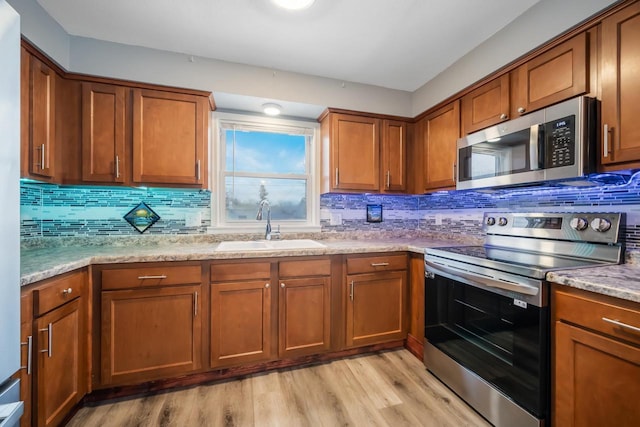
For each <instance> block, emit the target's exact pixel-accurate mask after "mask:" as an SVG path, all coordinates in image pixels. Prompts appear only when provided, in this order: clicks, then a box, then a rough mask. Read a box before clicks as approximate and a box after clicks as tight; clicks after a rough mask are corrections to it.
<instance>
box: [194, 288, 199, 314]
mask: <svg viewBox="0 0 640 427" xmlns="http://www.w3.org/2000/svg"><path fill="white" fill-rule="evenodd" d="M193 317H198V291H196V292H194V293H193Z"/></svg>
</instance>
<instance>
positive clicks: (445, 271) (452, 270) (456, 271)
mask: <svg viewBox="0 0 640 427" xmlns="http://www.w3.org/2000/svg"><path fill="white" fill-rule="evenodd" d="M425 264H426V265H427V267H429V269H430V270H431V271H432V272H433V273H436V274H438V273H440V274H442V275H445V276H449V277H450V276H457V277H459V278H461V279H465V280H468V281H471V282H476V283H478V284H480V285H484V286H486V287H489V288H498V289H504V290H507V291H513V292H518V293H521V294H525V295H538V292H539V291H540V290H539V289H538V288H536V287H535V286H529V285H524V284H522V283H516V282H511V281H506V280H503V279H496V278H494V277H491V276H481V275H478V274H477V273H471V272H468V271H466V270H462V269H460V268H456V267H452V266H449V265H448V266H443V265H439V264H436V263H434V262H432V261H428V260H427V261H425ZM452 278H455V277H452Z"/></svg>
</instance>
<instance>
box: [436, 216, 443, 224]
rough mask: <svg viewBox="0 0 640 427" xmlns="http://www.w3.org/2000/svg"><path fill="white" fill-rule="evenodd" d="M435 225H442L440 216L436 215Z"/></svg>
mask: <svg viewBox="0 0 640 427" xmlns="http://www.w3.org/2000/svg"><path fill="white" fill-rule="evenodd" d="M435 225H442V214H436V221H435Z"/></svg>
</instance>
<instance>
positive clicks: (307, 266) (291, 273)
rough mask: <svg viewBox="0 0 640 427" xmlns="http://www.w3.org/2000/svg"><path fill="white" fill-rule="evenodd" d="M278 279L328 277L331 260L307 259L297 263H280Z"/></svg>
mask: <svg viewBox="0 0 640 427" xmlns="http://www.w3.org/2000/svg"><path fill="white" fill-rule="evenodd" d="M279 273H280V277H283V278H284V277H303V276H329V275H330V274H331V260H330V259H329V258H323V259H308V260H302V261H300V260H298V261H295V260H293V261H281V262H280V266H279Z"/></svg>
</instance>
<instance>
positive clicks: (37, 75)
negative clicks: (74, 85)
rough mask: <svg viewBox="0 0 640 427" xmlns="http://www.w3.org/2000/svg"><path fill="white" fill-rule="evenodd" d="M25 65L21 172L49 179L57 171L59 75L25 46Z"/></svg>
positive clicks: (25, 175) (23, 67)
mask: <svg viewBox="0 0 640 427" xmlns="http://www.w3.org/2000/svg"><path fill="white" fill-rule="evenodd" d="M21 67H22V71H21V79H22V83H21V85H22V87H21V97H22V99H21V102H22V109H21V114H22V119H21V120H22V121H21V126H22V130H21V139H22V143H21V145H22V152H23V154H22V161H21V175H22V176H24V177H32V178H36V179H40V180H45V181H49V180H52V179H53V178H54V172H55V146H56V124H55V117H56V108H55V107H56V102H55V94H56V80H57V79H58V76H57V75H56V72H55V71H54V70H53V69H51V68H50V67H49V66H47V65H46V64H45V63H44V62H42V61H40V60H39V59H38V58H36V57H35V56H32V55H30V54H29V53H28V52H27V51H26V50H25V49H24V48H23V49H22V55H21Z"/></svg>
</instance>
